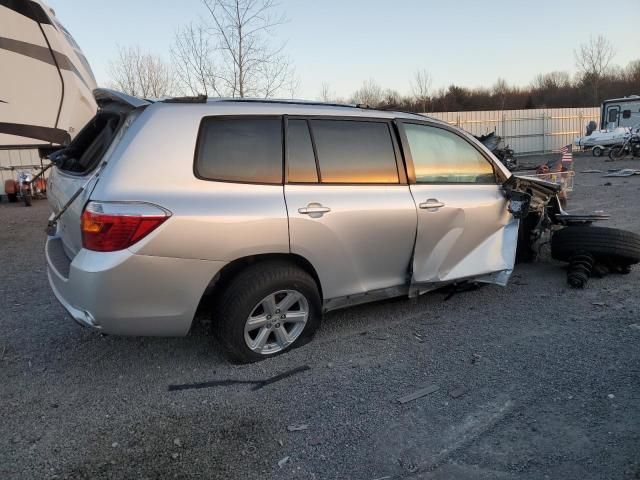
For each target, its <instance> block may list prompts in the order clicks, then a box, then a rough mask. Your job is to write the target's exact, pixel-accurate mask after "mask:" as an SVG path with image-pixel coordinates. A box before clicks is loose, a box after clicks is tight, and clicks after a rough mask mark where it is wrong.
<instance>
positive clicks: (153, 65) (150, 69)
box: [108, 46, 176, 98]
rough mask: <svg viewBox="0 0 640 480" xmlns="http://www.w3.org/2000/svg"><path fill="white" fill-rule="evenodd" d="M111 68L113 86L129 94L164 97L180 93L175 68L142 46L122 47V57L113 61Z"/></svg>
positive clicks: (120, 53)
mask: <svg viewBox="0 0 640 480" xmlns="http://www.w3.org/2000/svg"><path fill="white" fill-rule="evenodd" d="M108 71H109V75H110V77H111V84H112V85H113V87H114V88H116V89H117V90H121V91H122V92H124V93H127V94H129V95H134V96H139V97H142V98H161V97H166V96H170V95H174V94H175V93H176V91H175V90H176V88H175V87H176V85H175V76H174V74H173V71H172V69H171V67H170V66H169V65H168V64H167V63H165V62H164V60H162V59H161V58H160V57H157V56H154V55H152V54H151V53H145V52H142V51H141V50H140V47H138V46H135V47H128V48H124V47H118V56H117V57H116V58H115V59H114V60H112V61H111V62H109V66H108Z"/></svg>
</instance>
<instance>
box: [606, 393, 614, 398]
mask: <svg viewBox="0 0 640 480" xmlns="http://www.w3.org/2000/svg"><path fill="white" fill-rule="evenodd" d="M607 398H609V399H614V398H616V396H615V395H614V394H613V393H610V394H609V395H607Z"/></svg>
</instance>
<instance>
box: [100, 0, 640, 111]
mask: <svg viewBox="0 0 640 480" xmlns="http://www.w3.org/2000/svg"><path fill="white" fill-rule="evenodd" d="M201 1H202V4H203V6H204V12H205V14H204V15H203V16H202V17H201V18H200V19H199V20H197V21H194V22H192V23H190V24H189V25H186V26H184V27H182V28H180V29H179V30H178V31H177V32H176V34H175V38H174V41H173V45H172V47H171V51H170V60H169V61H167V60H164V59H163V58H161V57H160V56H157V55H153V54H151V53H149V52H145V51H142V50H141V49H140V48H139V47H138V46H129V47H119V48H118V52H117V55H116V57H115V58H113V59H112V60H111V62H110V63H109V67H108V73H109V76H110V82H109V86H111V87H113V88H115V89H118V90H121V91H123V92H125V93H128V94H130V95H134V96H140V97H147V98H161V97H169V96H177V95H198V94H205V95H207V96H209V97H259V98H272V97H279V98H295V97H296V95H297V92H298V90H299V87H300V80H299V77H298V76H297V74H296V71H295V68H294V66H293V65H292V62H291V61H290V59H289V57H288V56H287V55H286V52H285V45H284V44H275V43H274V42H273V40H272V39H273V36H272V34H273V32H274V30H275V29H277V27H278V26H280V25H282V24H283V23H285V22H286V21H287V19H286V17H285V16H284V15H282V14H279V13H278V12H277V5H276V4H275V3H274V0H201ZM614 56H615V50H614V48H613V46H612V45H611V43H610V42H609V41H608V40H607V39H606V38H604V37H602V36H598V37H595V38H594V37H592V38H590V39H589V41H588V42H586V43H584V44H582V45H580V46H579V47H578V49H576V51H575V64H576V73H575V74H574V75H571V74H570V73H568V72H550V73H546V74H540V75H538V76H536V78H535V79H533V81H532V82H531V84H530V85H528V86H525V87H522V86H515V85H509V84H508V83H507V81H506V80H504V79H502V78H499V79H497V80H496V82H495V83H494V85H493V86H492V87H490V88H467V87H462V86H458V85H455V84H451V85H450V86H448V87H446V88H438V89H434V88H432V81H431V75H430V74H429V72H428V70H426V69H417V70H415V71H414V72H413V75H412V81H411V89H410V92H407V93H401V92H399V91H398V90H395V89H392V88H383V87H382V86H380V85H379V84H378V83H377V82H376V81H375V80H374V79H372V78H371V79H368V80H366V81H364V82H363V84H362V85H361V87H360V88H358V89H357V90H356V91H355V92H353V93H352V94H351V95H349V96H347V97H340V96H338V95H336V94H335V93H334V92H333V91H332V89H331V85H330V83H328V82H325V83H323V84H322V87H321V90H320V92H318V95H317V99H318V100H322V101H325V102H335V103H354V104H362V105H368V106H370V107H377V108H388V109H398V110H405V111H412V112H437V111H468V110H502V109H528V108H556V107H588V106H594V105H599V104H600V103H601V102H602V100H604V99H607V98H615V97H622V96H625V95H629V94H640V60H634V61H632V62H630V63H629V64H628V65H627V66H626V67H624V68H621V67H619V66H617V65H614V64H613V58H614Z"/></svg>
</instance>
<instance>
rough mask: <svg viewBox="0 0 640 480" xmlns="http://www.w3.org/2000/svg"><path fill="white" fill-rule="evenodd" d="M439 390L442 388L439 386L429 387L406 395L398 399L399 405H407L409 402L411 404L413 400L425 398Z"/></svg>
mask: <svg viewBox="0 0 640 480" xmlns="http://www.w3.org/2000/svg"><path fill="white" fill-rule="evenodd" d="M438 390H440V387H439V386H437V385H429V386H428V387H426V388H421V389H420V390H417V391H415V392H413V393H409V394H408V395H404V396H402V397H400V398H398V402H399V403H407V402H411V401H413V400H416V399H418V398H420V397H424V396H426V395H429V394H431V393H433V392H437V391H438Z"/></svg>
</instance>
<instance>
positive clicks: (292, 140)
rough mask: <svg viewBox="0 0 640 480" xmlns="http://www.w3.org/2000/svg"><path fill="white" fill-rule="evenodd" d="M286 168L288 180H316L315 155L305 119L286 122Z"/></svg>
mask: <svg viewBox="0 0 640 480" xmlns="http://www.w3.org/2000/svg"><path fill="white" fill-rule="evenodd" d="M287 168H288V170H289V171H288V180H289V181H290V182H307V183H309V182H312V183H313V182H317V181H318V172H317V170H316V157H315V155H314V154H313V145H312V143H311V135H310V134H309V127H308V126H307V121H306V120H289V121H288V122H287Z"/></svg>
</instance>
